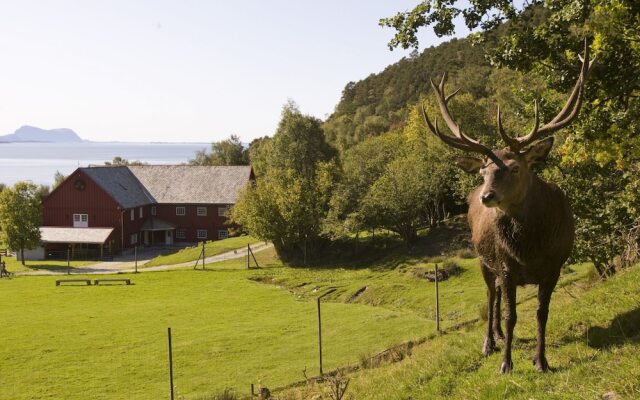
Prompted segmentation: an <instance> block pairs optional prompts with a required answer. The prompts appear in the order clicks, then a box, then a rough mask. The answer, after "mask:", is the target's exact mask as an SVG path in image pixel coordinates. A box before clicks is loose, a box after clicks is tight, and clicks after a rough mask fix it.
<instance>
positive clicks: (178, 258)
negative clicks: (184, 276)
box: [144, 236, 259, 267]
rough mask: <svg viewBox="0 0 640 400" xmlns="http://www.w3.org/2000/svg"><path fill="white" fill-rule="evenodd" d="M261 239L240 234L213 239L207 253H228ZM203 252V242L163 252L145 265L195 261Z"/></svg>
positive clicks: (208, 254) (212, 254) (206, 245)
mask: <svg viewBox="0 0 640 400" xmlns="http://www.w3.org/2000/svg"><path fill="white" fill-rule="evenodd" d="M258 242H259V240H258V239H255V238H253V237H251V236H238V237H233V238H228V239H224V240H212V241H209V242H206V243H205V255H206V256H207V257H210V256H215V255H217V254H222V253H226V252H228V251H232V250H236V249H242V248H245V247H247V245H248V244H254V243H258ZM201 252H202V244H200V245H199V246H194V247H187V248H185V249H181V250H178V251H172V252H170V253H166V254H163V255H161V256H158V257H155V258H153V259H151V260H149V261H148V262H147V263H146V264H145V265H144V266H145V267H154V266H157V265H174V264H180V263H183V262H188V261H195V260H197V259H198V257H200V254H201Z"/></svg>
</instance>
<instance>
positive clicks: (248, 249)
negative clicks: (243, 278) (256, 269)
mask: <svg viewBox="0 0 640 400" xmlns="http://www.w3.org/2000/svg"><path fill="white" fill-rule="evenodd" d="M250 251H251V247H249V244H247V269H251V266H250V265H249V252H250Z"/></svg>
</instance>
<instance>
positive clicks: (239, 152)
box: [189, 135, 249, 165]
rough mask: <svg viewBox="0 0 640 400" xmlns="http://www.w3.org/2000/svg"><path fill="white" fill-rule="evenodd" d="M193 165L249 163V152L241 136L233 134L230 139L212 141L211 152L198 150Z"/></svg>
mask: <svg viewBox="0 0 640 400" xmlns="http://www.w3.org/2000/svg"><path fill="white" fill-rule="evenodd" d="M189 164H191V165H248V164H249V153H248V151H247V149H245V148H244V146H243V145H242V143H241V142H240V138H239V137H238V136H236V135H231V136H230V137H229V139H225V140H222V141H219V142H213V143H211V153H209V154H207V152H206V151H205V150H201V151H197V152H196V155H195V158H194V159H193V160H189Z"/></svg>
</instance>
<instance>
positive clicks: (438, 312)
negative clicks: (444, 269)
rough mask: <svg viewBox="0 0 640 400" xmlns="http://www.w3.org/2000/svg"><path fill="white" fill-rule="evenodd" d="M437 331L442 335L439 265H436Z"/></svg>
mask: <svg viewBox="0 0 640 400" xmlns="http://www.w3.org/2000/svg"><path fill="white" fill-rule="evenodd" d="M436 331H437V332H438V333H440V299H439V296H438V264H436Z"/></svg>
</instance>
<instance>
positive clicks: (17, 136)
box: [0, 125, 82, 143]
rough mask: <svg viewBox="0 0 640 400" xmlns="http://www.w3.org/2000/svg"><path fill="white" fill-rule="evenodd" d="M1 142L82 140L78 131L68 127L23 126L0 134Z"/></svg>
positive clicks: (63, 141)
mask: <svg viewBox="0 0 640 400" xmlns="http://www.w3.org/2000/svg"><path fill="white" fill-rule="evenodd" d="M0 142H47V143H74V142H82V139H81V138H80V136H78V134H77V133H75V132H74V131H72V130H71V129H67V128H59V129H48V130H47V129H41V128H37V127H35V126H28V125H25V126H22V127H20V128H18V129H16V131H15V132H14V133H11V134H9V135H3V136H0Z"/></svg>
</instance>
